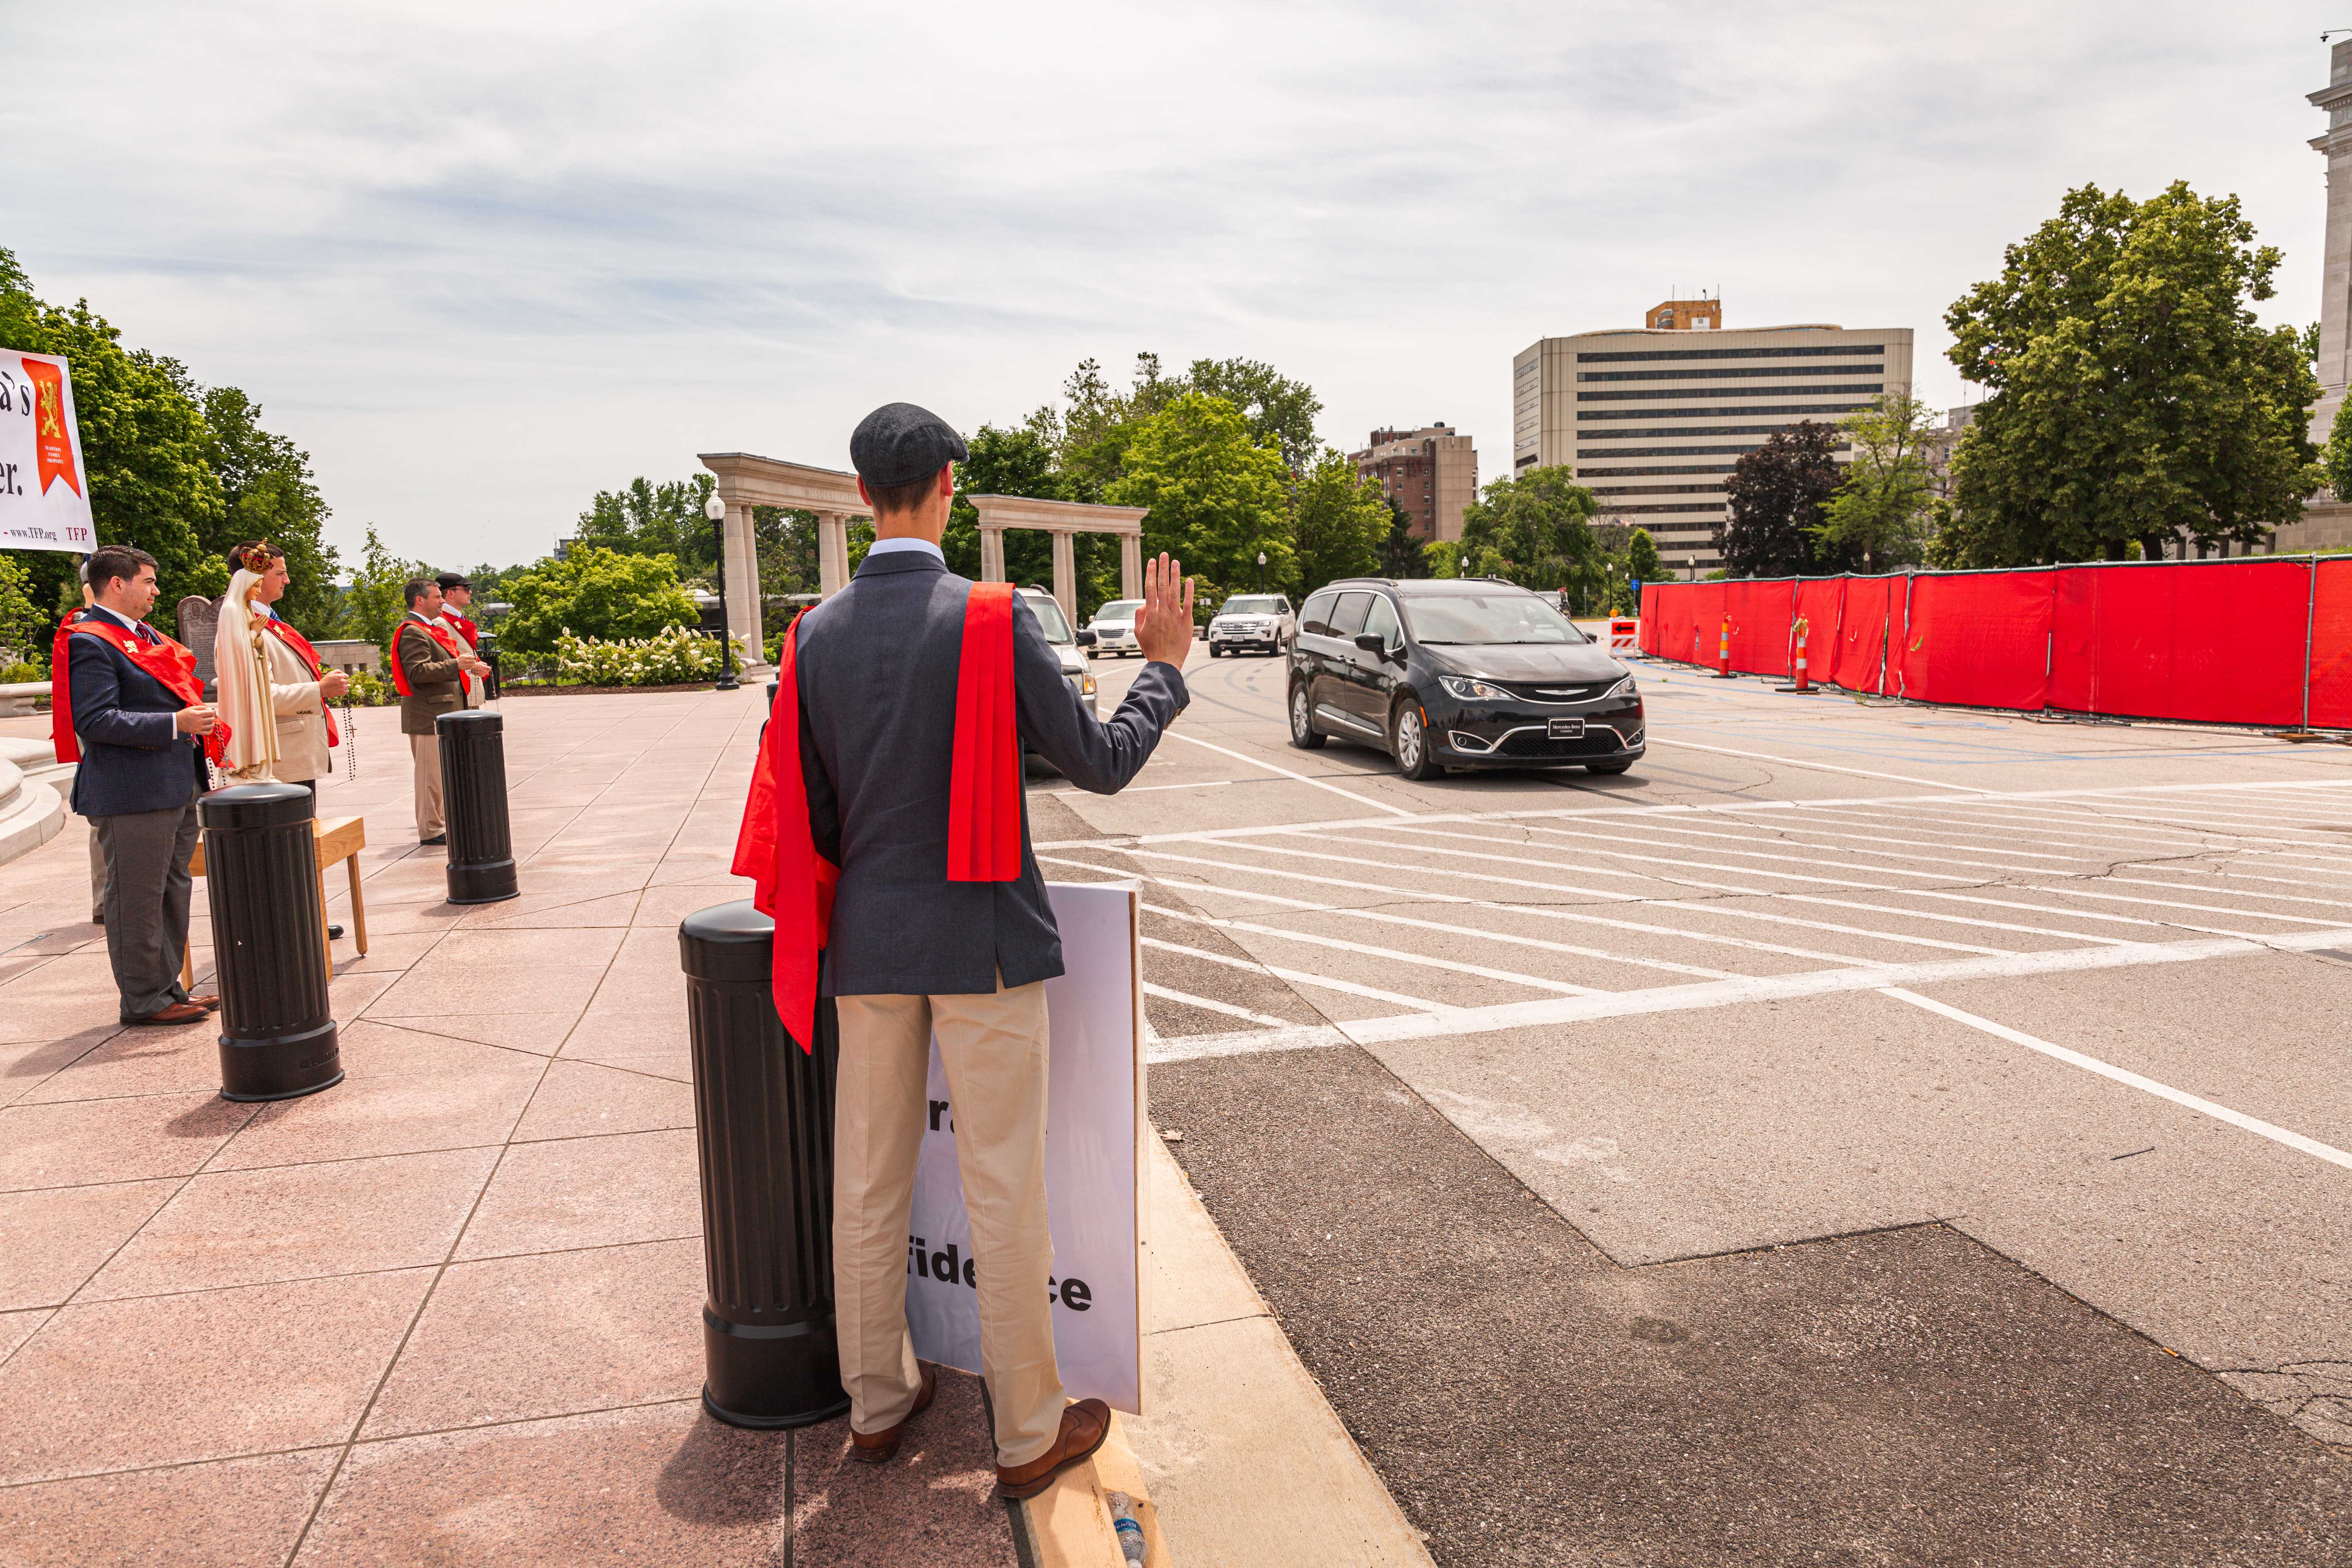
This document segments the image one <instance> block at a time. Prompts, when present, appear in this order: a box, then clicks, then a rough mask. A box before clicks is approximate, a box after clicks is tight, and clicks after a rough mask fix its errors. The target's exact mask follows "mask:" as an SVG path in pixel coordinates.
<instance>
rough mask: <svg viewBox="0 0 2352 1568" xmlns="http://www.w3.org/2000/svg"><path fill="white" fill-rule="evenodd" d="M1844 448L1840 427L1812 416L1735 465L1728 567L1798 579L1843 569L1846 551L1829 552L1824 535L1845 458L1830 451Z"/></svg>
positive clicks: (1721, 544) (1723, 536)
mask: <svg viewBox="0 0 2352 1568" xmlns="http://www.w3.org/2000/svg"><path fill="white" fill-rule="evenodd" d="M1836 449H1837V433H1836V432H1835V431H1834V430H1832V429H1831V427H1830V426H1826V425H1822V424H1818V423H1816V422H1815V421H1813V420H1811V419H1804V420H1800V421H1799V422H1798V423H1797V424H1796V425H1794V426H1790V428H1788V429H1786V430H1780V431H1776V432H1774V433H1773V434H1772V435H1771V436H1770V437H1768V438H1767V439H1766V440H1765V442H1764V444H1763V445H1762V446H1761V447H1757V448H1756V449H1755V450H1754V451H1752V452H1748V453H1744V454H1742V455H1741V457H1740V458H1739V460H1738V462H1736V463H1734V464H1733V465H1732V466H1731V477H1730V478H1729V479H1726V480H1725V481H1724V483H1723V494H1724V499H1725V502H1726V510H1725V511H1724V519H1723V526H1722V527H1721V528H1720V529H1718V530H1717V531H1716V535H1715V548H1716V550H1717V553H1719V554H1720V555H1721V556H1722V557H1723V564H1724V568H1725V570H1726V571H1727V572H1728V573H1729V574H1731V575H1732V576H1734V577H1793V576H1795V575H1797V574H1800V573H1812V572H1835V571H1839V570H1842V569H1843V561H1844V557H1843V555H1842V554H1839V553H1837V552H1824V551H1823V550H1822V545H1821V542H1820V539H1819V535H1818V530H1819V528H1820V526H1821V521H1822V509H1823V508H1824V507H1826V506H1827V505H1828V504H1829V501H1830V498H1831V497H1832V496H1833V495H1835V494H1836V493H1837V488H1838V481H1839V475H1838V467H1837V461H1836V459H1835V458H1832V457H1831V455H1830V454H1831V453H1832V452H1833V451H1835V450H1836ZM1655 548H1656V547H1655V546H1654V545H1653V546H1652V552H1653V553H1655ZM1643 581H1644V582H1648V581H1651V579H1649V578H1643Z"/></svg>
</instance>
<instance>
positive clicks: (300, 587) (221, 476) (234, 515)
mask: <svg viewBox="0 0 2352 1568" xmlns="http://www.w3.org/2000/svg"><path fill="white" fill-rule="evenodd" d="M204 412H205V431H206V435H205V462H206V463H208V464H209V465H210V466H211V468H212V470H213V477H214V478H215V479H216V480H218V481H219V484H220V490H221V511H220V514H219V516H218V517H217V519H215V520H213V521H209V522H208V523H207V525H206V527H205V539H204V545H205V551H206V552H207V553H208V554H211V555H214V556H222V555H225V554H226V552H227V550H228V548H229V547H230V546H231V545H234V544H241V543H243V542H245V541H247V540H248V539H266V540H268V541H269V542H271V543H272V544H275V545H277V546H278V548H279V549H280V550H283V551H284V552H286V569H287V572H288V573H289V574H290V576H291V578H292V581H291V582H289V584H287V588H286V595H285V597H284V598H282V599H280V600H279V601H278V606H277V607H278V614H279V615H281V616H285V617H286V618H287V620H288V621H289V622H290V623H292V625H293V626H295V627H296V628H297V629H298V630H300V631H303V632H306V633H308V634H309V635H310V636H311V637H331V636H333V635H334V633H335V631H336V629H337V626H336V621H337V615H338V611H339V609H340V605H339V604H338V602H337V601H338V598H339V595H338V593H337V590H336V586H335V580H336V578H337V576H338V575H339V574H341V569H342V563H341V559H340V558H339V557H338V556H337V555H336V553H335V551H334V548H333V547H332V546H331V545H330V544H328V543H327V542H326V540H325V538H324V537H323V530H324V528H325V526H326V521H327V503H326V501H325V500H323V499H322V498H321V497H320V494H319V487H318V486H317V484H315V483H314V482H312V479H311V476H310V453H308V452H305V451H303V450H301V449H300V448H299V447H296V446H295V445H294V443H293V442H292V441H290V440H289V439H287V438H286V437H283V436H279V435H276V434H273V433H272V432H270V431H268V430H265V429H263V428H262V426H261V405H259V404H257V403H256V402H254V401H253V400H252V399H251V398H250V397H247V395H245V394H244V393H243V392H241V391H239V390H238V389H237V388H236V387H234V386H215V387H214V388H213V389H212V390H210V391H209V392H206V393H205V395H204ZM222 564H223V565H224V566H226V564H227V563H226V561H223V562H222ZM227 589H228V583H227V579H226V577H224V578H223V579H222V581H221V591H222V592H224V593H226V591H227Z"/></svg>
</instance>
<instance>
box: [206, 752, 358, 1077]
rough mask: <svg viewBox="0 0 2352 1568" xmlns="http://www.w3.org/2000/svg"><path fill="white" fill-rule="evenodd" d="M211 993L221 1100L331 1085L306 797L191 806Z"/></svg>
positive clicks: (331, 1031) (322, 926)
mask: <svg viewBox="0 0 2352 1568" xmlns="http://www.w3.org/2000/svg"><path fill="white" fill-rule="evenodd" d="M196 816H197V819H198V820H199V821H200V822H201V823H203V825H204V830H205V895H206V896H207V897H208V898H210V899H211V900H212V910H213V959H214V967H215V971H216V978H217V979H218V981H219V983H220V998H221V1010H220V1018H221V1035H220V1060H221V1098H222V1099H224V1100H292V1099H294V1098H295V1097H297V1096H298V1095H305V1094H316V1093H318V1092H319V1090H320V1089H331V1088H333V1087H334V1086H335V1085H336V1084H339V1083H341V1082H342V1081H343V1063H342V1054H341V1050H340V1048H339V1047H338V1045H337V1042H336V1037H335V1019H334V1016H333V1014H331V1012H330V1011H329V1010H328V1008H329V1002H328V997H327V932H326V910H324V908H323V907H321V905H320V893H319V849H318V836H317V834H316V833H315V832H314V831H313V830H312V827H311V823H312V821H313V819H314V817H315V816H316V810H315V797H314V796H313V795H311V794H310V791H309V790H307V789H304V788H302V787H301V786H299V784H236V785H232V786H231V787H229V788H227V789H216V790H215V791H213V792H212V793H211V794H210V795H205V797H204V799H203V800H202V801H201V802H199V803H198V805H197V807H196Z"/></svg>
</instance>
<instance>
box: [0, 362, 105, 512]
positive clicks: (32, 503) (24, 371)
mask: <svg viewBox="0 0 2352 1568" xmlns="http://www.w3.org/2000/svg"><path fill="white" fill-rule="evenodd" d="M0 545H5V546H6V547H7V548H9V549H11V550H70V551H73V552H76V553H78V554H87V553H88V552H90V551H93V550H95V549H97V548H98V532H97V530H96V529H95V528H94V527H93V526H92V524H91V522H90V516H89V469H88V468H85V467H84V466H83V464H82V458H81V432H80V430H79V428H78V427H77V426H76V425H75V423H74V402H73V374H72V373H71V371H70V370H68V367H67V364H66V362H65V361H64V360H62V359H60V358H58V356H57V355H55V354H37V353H20V352H18V351H17V350H15V349H0Z"/></svg>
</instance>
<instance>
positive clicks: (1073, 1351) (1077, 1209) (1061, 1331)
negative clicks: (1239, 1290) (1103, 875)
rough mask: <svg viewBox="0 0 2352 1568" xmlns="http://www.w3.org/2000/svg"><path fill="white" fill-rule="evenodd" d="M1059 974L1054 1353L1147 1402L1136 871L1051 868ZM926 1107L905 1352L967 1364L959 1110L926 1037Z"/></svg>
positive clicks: (1092, 1395) (970, 1337)
mask: <svg viewBox="0 0 2352 1568" xmlns="http://www.w3.org/2000/svg"><path fill="white" fill-rule="evenodd" d="M1045 891H1046V895H1047V897H1048V899H1049V900H1051V902H1052V904H1053V908H1054V921H1055V924H1056V925H1057V926H1059V927H1060V928H1061V932H1062V962H1063V963H1064V965H1065V973H1063V974H1062V975H1061V977H1060V978H1058V979H1055V980H1048V981H1047V982H1045V1008H1046V1014H1047V1021H1048V1027H1049V1029H1050V1031H1051V1035H1052V1042H1051V1047H1050V1048H1051V1051H1052V1064H1051V1067H1050V1068H1049V1069H1048V1073H1047V1081H1046V1100H1045V1103H1046V1108H1047V1109H1046V1121H1045V1205H1046V1210H1047V1214H1048V1215H1049V1218H1050V1221H1051V1224H1052V1226H1053V1233H1054V1272H1053V1277H1052V1278H1051V1279H1041V1280H1039V1281H1038V1282H1037V1288H1038V1289H1041V1290H1044V1291H1045V1292H1046V1293H1047V1295H1048V1297H1049V1298H1050V1300H1051V1310H1052V1312H1053V1320H1054V1354H1055V1359H1056V1360H1057V1361H1058V1362H1059V1363H1061V1371H1062V1386H1063V1387H1064V1388H1065V1389H1066V1390H1067V1391H1068V1393H1069V1394H1070V1396H1071V1397H1072V1398H1073V1399H1099V1400H1101V1401H1103V1402H1104V1403H1105V1404H1107V1405H1109V1406H1110V1407H1111V1408H1112V1409H1114V1410H1124V1411H1126V1412H1128V1413H1129V1415H1141V1414H1142V1413H1143V1321H1142V1319H1143V1283H1142V1273H1141V1264H1142V1251H1141V1243H1142V1237H1143V1198H1144V1185H1143V1172H1144V1169H1145V1166H1144V1163H1143V1142H1142V1138H1143V1133H1144V1131H1145V1125H1146V1124H1145V1121H1144V1096H1143V984H1142V982H1143V975H1142V967H1141V961H1142V943H1141V932H1140V931H1139V926H1138V921H1139V915H1140V912H1141V907H1142V906H1141V897H1140V894H1139V891H1138V890H1137V888H1136V886H1135V884H1133V883H1131V882H1048V883H1047V884H1046V885H1045ZM926 1098H927V1099H928V1100H929V1102H930V1103H929V1115H928V1118H927V1120H926V1121H925V1124H924V1128H923V1148H922V1152H921V1154H920V1155H919V1157H918V1159H917V1161H916V1164H915V1199H914V1205H913V1208H912V1211H911V1212H910V1214H909V1215H908V1224H907V1231H908V1235H907V1273H908V1285H907V1323H908V1329H909V1330H910V1331H912V1332H913V1335H914V1340H915V1353H916V1354H917V1355H918V1356H919V1357H921V1358H922V1359H923V1360H925V1361H929V1362H937V1363H940V1365H942V1366H952V1367H957V1368H961V1370H963V1371H965V1372H975V1373H976V1372H978V1371H980V1370H981V1366H980V1298H979V1294H978V1289H977V1285H976V1280H977V1279H978V1269H979V1268H981V1267H982V1265H980V1264H978V1263H977V1262H976V1261H975V1260H974V1258H972V1254H971V1219H970V1217H969V1216H968V1215H966V1214H965V1212H964V1206H963V1177H962V1175H961V1173H960V1172H959V1171H958V1169H957V1166H956V1146H955V1108H954V1105H953V1104H952V1102H951V1100H950V1095H949V1093H948V1080H947V1073H946V1070H945V1069H944V1068H942V1067H941V1066H940V1046H939V1041H938V1039H937V1038H934V1039H933V1040H932V1041H931V1066H930V1091H929V1095H928V1096H927V1097H926Z"/></svg>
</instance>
